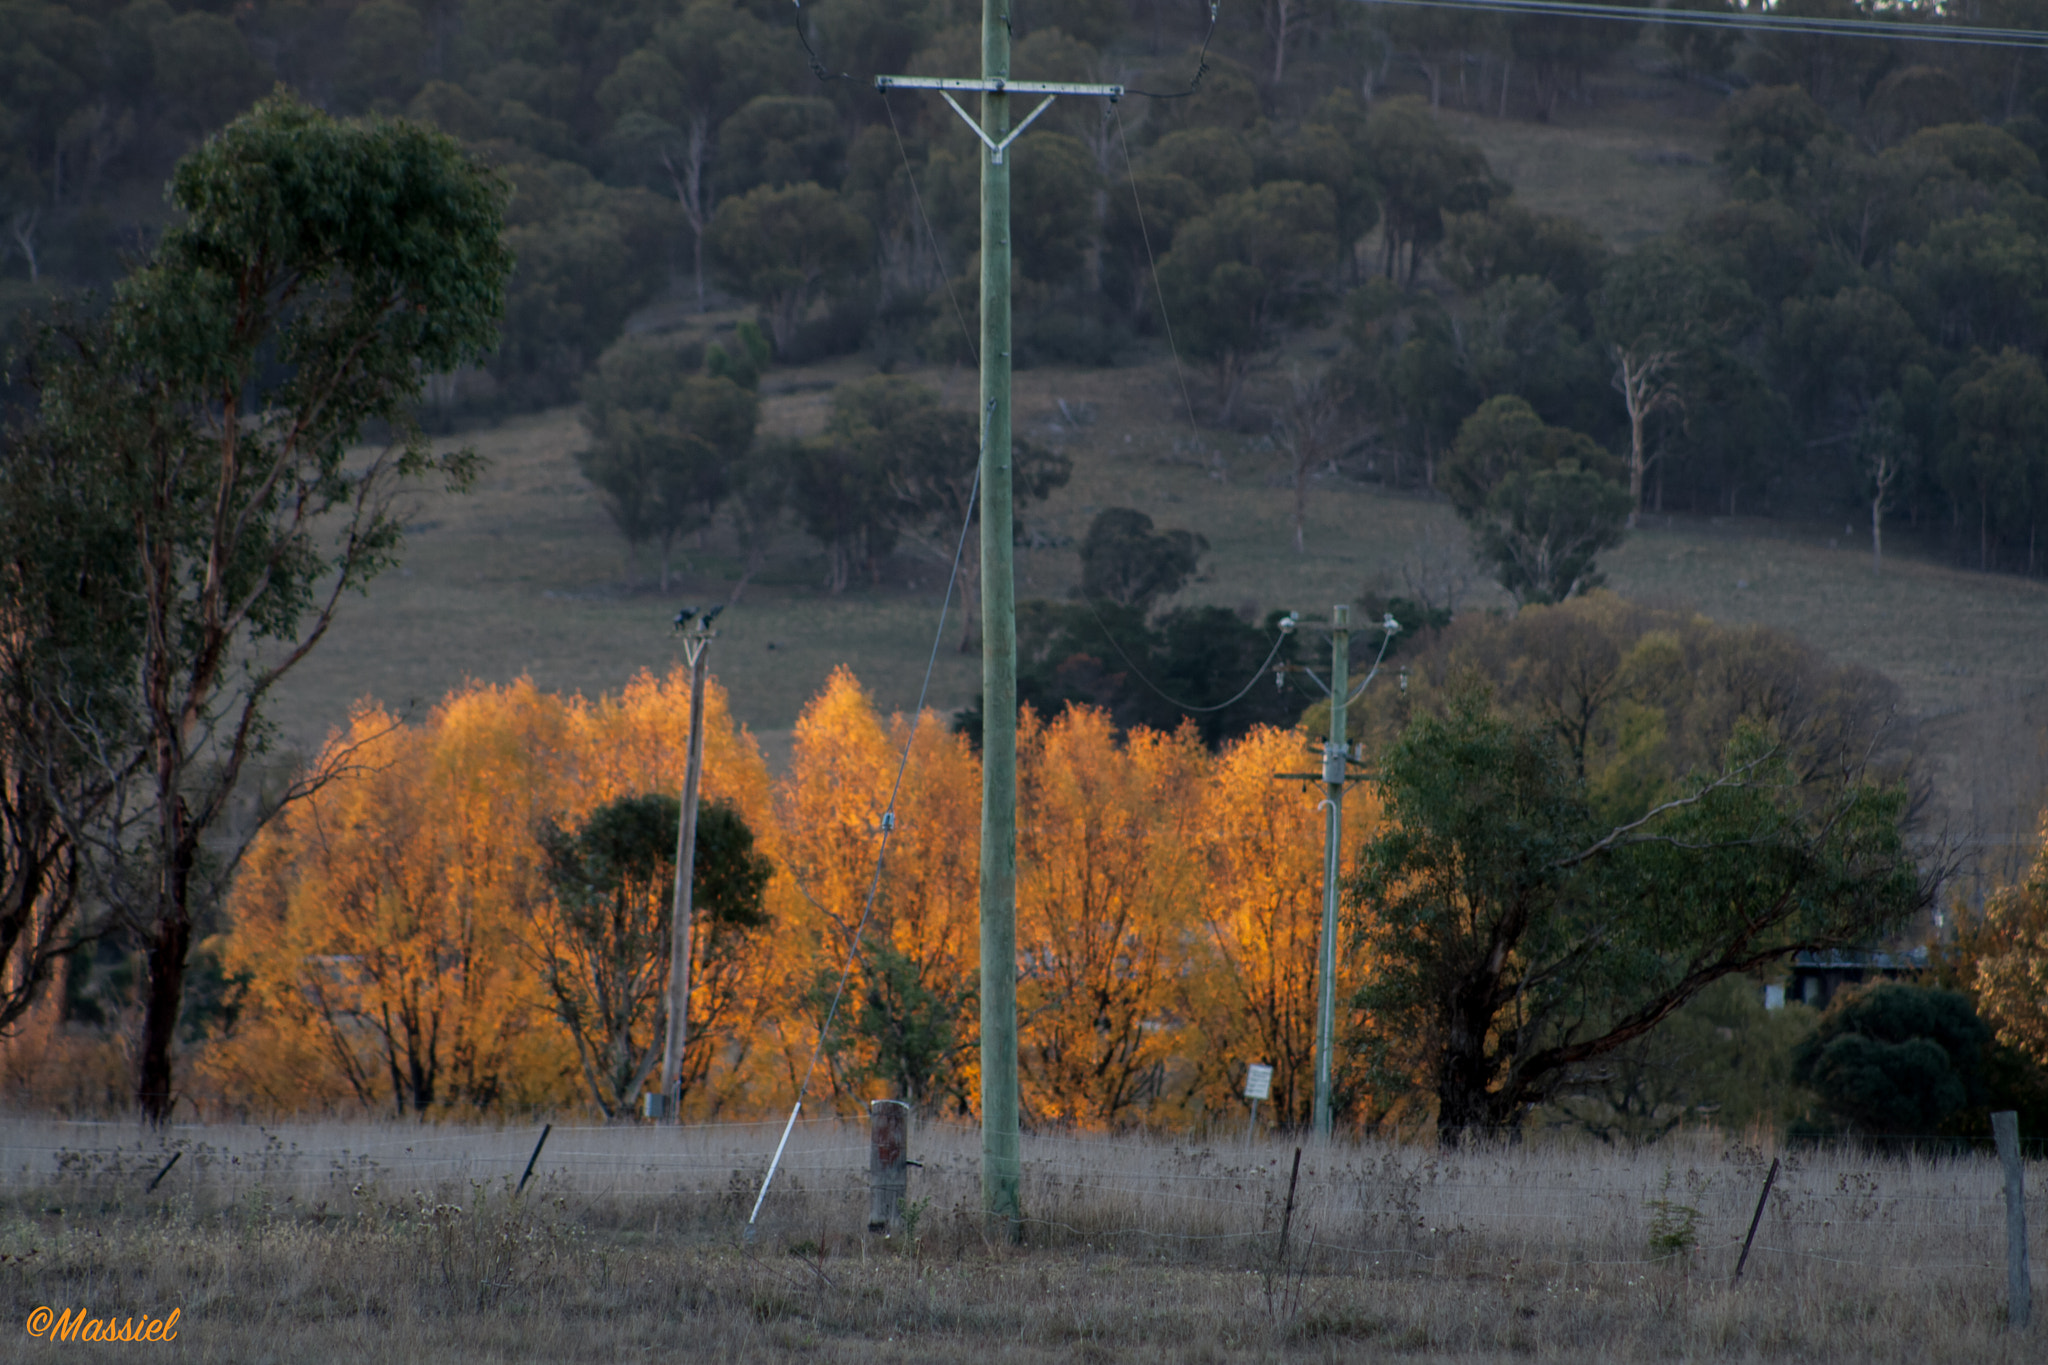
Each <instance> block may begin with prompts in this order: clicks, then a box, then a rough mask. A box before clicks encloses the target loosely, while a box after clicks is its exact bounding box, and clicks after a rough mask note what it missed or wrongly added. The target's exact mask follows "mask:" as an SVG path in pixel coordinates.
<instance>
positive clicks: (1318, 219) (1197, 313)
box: [1159, 180, 1336, 423]
mask: <svg viewBox="0 0 2048 1365" xmlns="http://www.w3.org/2000/svg"><path fill="white" fill-rule="evenodd" d="M1335 250H1336V200H1335V198H1334V197H1333V196H1332V195H1331V193H1330V191H1329V190H1327V189H1325V188H1324V187H1323V186H1321V185H1304V184H1301V183H1299V182H1298V181H1287V180H1281V181H1272V182H1269V183H1267V184H1264V185H1261V186H1259V187H1258V188H1257V189H1254V190H1246V191H1244V192H1243V193H1241V194H1234V195H1231V196H1230V197H1229V198H1227V199H1225V200H1224V201H1223V202H1222V203H1220V204H1218V205H1217V206H1216V207H1215V208H1214V209H1212V210H1210V211H1209V212H1208V213H1205V214H1203V215H1202V216H1201V217H1199V218H1196V219H1193V220H1192V221H1190V222H1188V223H1185V224H1183V225H1182V226H1181V228H1180V231H1179V232H1178V233H1177V234H1176V235H1175V237H1174V240H1173V250H1172V251H1170V252H1168V253H1167V254H1166V255H1165V256H1164V257H1163V258H1162V259H1161V260H1160V262H1159V284H1160V287H1161V288H1162V289H1163V290H1164V291H1165V294H1166V300H1167V307H1168V309H1169V311H1170V314H1171V316H1173V317H1175V318H1178V319H1179V320H1180V326H1179V328H1178V329H1177V332H1176V334H1177V335H1179V336H1180V337H1181V338H1182V340H1183V342H1184V344H1185V345H1186V346H1187V348H1188V350H1189V351H1190V352H1191V353H1193V354H1195V355H1197V356H1200V357H1201V358H1203V359H1204V360H1209V361H1212V362H1214V363H1215V365H1216V373H1217V382H1218V394H1219V398H1218V404H1217V415H1218V419H1219V420H1221V421H1223V422H1226V423H1227V422H1229V421H1230V420H1232V418H1233V417H1234V416H1235V414H1236V411H1237V401H1238V398H1239V395H1241V394H1242V393H1243V391H1244V381H1245V379H1246V377H1247V376H1249V375H1250V373H1251V371H1252V367H1253V365H1254V364H1256V363H1257V361H1258V360H1259V358H1260V357H1261V356H1262V355H1263V354H1264V353H1265V352H1266V351H1267V350H1268V349H1269V348H1270V347H1271V346H1272V345H1273V344H1274V343H1275V342H1276V341H1277V340H1278V337H1279V332H1280V329H1281V328H1283V327H1285V326H1287V325H1289V324H1291V323H1295V322H1299V321H1303V320H1306V319H1308V318H1311V317H1313V316H1315V315H1316V313H1317V312H1318V311H1319V310H1320V308H1321V307H1322V305H1323V302H1324V300H1325V298H1326V295H1327V290H1328V274H1329V263H1330V260H1331V258H1332V256H1333V255H1334V254H1335Z"/></svg>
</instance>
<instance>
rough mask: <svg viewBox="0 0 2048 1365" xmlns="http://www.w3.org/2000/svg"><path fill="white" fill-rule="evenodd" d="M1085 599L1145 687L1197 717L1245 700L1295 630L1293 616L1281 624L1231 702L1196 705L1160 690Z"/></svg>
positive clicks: (1085, 599) (1113, 646)
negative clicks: (1246, 680) (1260, 660)
mask: <svg viewBox="0 0 2048 1365" xmlns="http://www.w3.org/2000/svg"><path fill="white" fill-rule="evenodd" d="M1081 600H1082V601H1083V602H1086V603H1087V604H1088V614H1089V615H1091V616H1093V617H1094V618H1095V624H1096V625H1098V626H1100V627H1101V628H1102V638H1103V639H1105V640H1107V641H1109V647H1110V648H1111V649H1113V650H1115V651H1116V652H1117V657H1118V658H1120V659H1122V660H1123V661H1124V662H1125V663H1126V664H1129V665H1130V669H1131V676H1132V677H1134V678H1136V679H1137V680H1138V681H1139V682H1141V683H1143V684H1145V686H1147V687H1149V688H1151V689H1152V690H1153V691H1154V692H1156V693H1158V694H1159V699H1160V700H1161V701H1164V702H1165V703H1167V704H1168V705H1169V706H1173V707H1175V708H1177V709H1179V710H1182V711H1186V712H1189V713H1191V714H1193V715H1197V716H1200V715H1207V714H1209V713H1210V712H1213V711H1221V710H1224V709H1226V708H1227V707H1232V706H1235V705H1237V704H1238V703H1239V702H1241V701H1243V700H1244V699H1245V698H1246V697H1247V696H1249V695H1250V693H1251V690H1252V689H1253V688H1254V687H1257V686H1258V685H1259V679H1261V678H1263V677H1265V676H1266V670H1267V668H1269V667H1270V666H1271V665H1272V663H1273V659H1274V656H1276V655H1277V654H1279V653H1280V646H1282V645H1284V644H1286V643H1287V637H1288V636H1289V635H1291V634H1292V633H1293V632H1294V626H1293V620H1294V618H1293V617H1291V616H1290V617H1288V618H1287V621H1286V623H1284V624H1283V625H1282V626H1281V628H1280V635H1279V637H1278V638H1277V639H1275V640H1274V641H1273V648H1272V649H1270V650H1268V651H1267V652H1266V658H1265V660H1264V662H1262V663H1261V664H1260V665H1259V666H1258V668H1257V669H1255V670H1253V672H1252V679H1251V681H1250V682H1248V683H1246V684H1245V685H1244V686H1243V687H1241V688H1239V689H1238V690H1237V694H1236V695H1235V696H1233V697H1232V698H1231V699H1230V700H1229V701H1220V702H1217V703H1216V704H1215V705H1214V706H1196V705H1194V704H1193V703H1191V702H1184V701H1181V700H1180V699H1179V698H1177V697H1173V696H1169V695H1168V694H1167V693H1166V692H1164V691H1162V690H1161V689H1160V686H1159V684H1158V683H1155V682H1153V681H1152V680H1151V679H1150V678H1148V677H1146V676H1145V673H1144V670H1143V669H1141V668H1139V667H1138V663H1137V660H1135V659H1133V658H1132V657H1131V656H1130V655H1128V654H1126V653H1124V647H1123V646H1122V645H1120V644H1118V643H1117V641H1116V636H1114V635H1111V634H1110V633H1109V622H1107V621H1105V620H1103V619H1102V613H1101V612H1099V611H1097V610H1096V609H1095V602H1094V599H1092V598H1088V597H1083V598H1082V599H1081Z"/></svg>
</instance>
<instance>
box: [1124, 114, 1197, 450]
mask: <svg viewBox="0 0 2048 1365" xmlns="http://www.w3.org/2000/svg"><path fill="white" fill-rule="evenodd" d="M1109 111H1110V114H1111V115H1112V116H1113V117H1114V118H1115V119H1116V139H1117V141H1118V142H1120V143H1122V144H1123V149H1124V173H1125V174H1126V175H1128V176H1129V177H1130V179H1131V206H1132V207H1133V208H1135V209H1136V210H1137V211H1138V238H1139V240H1140V241H1142V242H1144V243H1145V263H1146V264H1147V265H1148V266H1150V267H1151V268H1152V292H1153V293H1154V294H1155V295H1157V296H1158V299H1159V322H1160V325H1161V326H1163V327H1164V328H1165V329H1166V349H1167V350H1168V351H1170V352H1172V353H1173V375H1174V378H1176V379H1178V380H1179V381H1180V401H1181V402H1182V403H1184V404H1185V405H1186V406H1187V410H1188V434H1189V435H1190V436H1191V437H1192V438H1193V439H1194V441H1195V443H1196V444H1198V445H1199V444H1200V443H1201V440H1202V428H1201V424H1200V423H1198V422H1196V421H1195V400H1194V398H1193V396H1192V395H1190V394H1189V393H1188V375H1187V371H1186V370H1185V369H1183V368H1182V366H1181V363H1180V346H1179V344H1178V343H1176V342H1175V341H1174V339H1173V319H1172V318H1171V317H1169V316H1168V315H1167V312H1166V290H1165V289H1164V288H1163V287H1162V286H1161V285H1160V283H1159V258H1158V257H1156V256H1154V255H1153V254H1152V233H1151V230H1150V229H1149V228H1147V227H1146V226H1145V203H1144V201H1143V200H1141V199H1139V198H1138V168H1137V166H1136V165H1134V164H1133V163H1132V161H1131V139H1130V137H1129V136H1128V135H1127V134H1126V133H1125V132H1124V116H1123V115H1122V114H1120V113H1118V112H1117V108H1116V105H1115V104H1114V103H1112V104H1111V105H1110V106H1109Z"/></svg>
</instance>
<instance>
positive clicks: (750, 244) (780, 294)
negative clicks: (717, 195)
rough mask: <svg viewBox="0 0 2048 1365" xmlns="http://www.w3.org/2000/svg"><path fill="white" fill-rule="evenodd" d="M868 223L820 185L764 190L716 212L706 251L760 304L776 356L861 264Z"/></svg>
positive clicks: (721, 271)
mask: <svg viewBox="0 0 2048 1365" xmlns="http://www.w3.org/2000/svg"><path fill="white" fill-rule="evenodd" d="M872 237H873V232H872V230H871V229H870V228H869V226H868V223H867V220H866V219H864V218H862V217H861V216H860V215H859V214H858V213H856V212H854V210H853V208H852V207H851V206H850V205H848V204H847V203H846V201H845V200H843V199H841V198H840V197H839V196H838V195H836V194H834V193H833V192H832V191H831V190H828V189H826V188H824V187H823V186H821V185H813V184H808V183H806V184H801V185H791V186H789V187H788V188H786V189H773V188H770V187H767V186H762V187H761V188H759V189H754V190H750V191H748V192H747V193H746V194H743V195H740V196H738V197H737V198H733V199H727V200H726V201H724V202H723V203H721V204H720V205H719V206H718V213H717V215H716V217H715V218H714V219H713V220H712V224H711V236H710V246H711V254H712V259H713V262H714V264H715V265H716V267H717V269H718V272H719V274H720V275H722V276H723V277H724V280H725V282H726V283H727V284H729V285H730V286H731V287H732V288H733V289H734V290H736V291H737V292H739V293H740V294H741V295H742V296H744V297H746V298H749V299H752V300H753V301H754V302H755V303H756V304H758V305H760V308H761V311H762V313H763V315H764V316H765V318H766V320H767V323H768V334H769V335H770V336H771V337H772V338H774V341H775V350H776V353H777V354H779V355H787V354H788V353H789V348H790V344H791V343H792V342H793V341H795V340H796V333H797V328H798V327H799V326H800V325H801V324H802V322H803V320H804V316H805V314H806V313H808V312H809V311H810V307H811V304H812V303H813V302H814V301H815V300H816V299H817V297H818V295H819V293H820V292H821V291H823V290H827V289H831V288H834V287H836V286H839V285H841V284H844V283H845V282H846V281H847V280H849V279H850V278H851V277H852V276H853V275H854V273H855V272H856V271H858V270H859V269H860V268H861V267H862V266H863V265H864V264H866V262H867V260H868V256H869V252H870V248H871V245H872Z"/></svg>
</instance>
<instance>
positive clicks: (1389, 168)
mask: <svg viewBox="0 0 2048 1365" xmlns="http://www.w3.org/2000/svg"><path fill="white" fill-rule="evenodd" d="M1365 148H1366V160H1367V164H1369V165H1370V166H1371V167H1372V168H1373V175H1374V178H1375V179H1376V180H1377V181H1378V183H1379V190H1380V207H1381V212H1382V229H1381V239H1382V242H1383V249H1382V252H1381V262H1380V267H1381V272H1382V273H1383V274H1385V275H1386V277H1387V278H1388V279H1390V280H1393V281H1395V282H1397V283H1405V282H1407V281H1409V280H1412V279H1413V278H1414V277H1415V272H1416V269H1417V268H1418V267H1419V266H1420V265H1421V264H1422V260H1423V257H1425V256H1426V255H1428V254H1429V252H1430V250H1431V249H1432V248H1433V247H1435V246H1436V244H1437V243H1438V242H1441V241H1442V240H1443V236H1444V215H1445V214H1447V213H1469V212H1472V211H1474V210H1478V209H1483V208H1485V207H1486V205H1487V203H1488V201H1490V200H1491V199H1492V198H1493V197H1494V195H1495V193H1497V190H1498V187H1497V186H1496V185H1495V183H1494V180H1493V175H1492V173H1491V172H1490V171H1489V170H1488V169H1487V165H1486V157H1485V155H1484V154H1483V153H1482V152H1481V151H1480V150H1479V149H1478V148H1477V147H1475V146H1473V145H1472V144H1470V143H1467V142H1459V141H1458V140H1456V139H1455V138H1453V137H1451V135H1450V134H1448V133H1446V132H1444V130H1443V129H1442V127H1441V126H1439V125H1438V123H1437V121H1436V120H1435V119H1434V118H1433V117H1431V115H1430V112H1429V110H1428V109H1426V108H1424V107H1423V105H1422V103H1421V101H1419V100H1415V99H1410V98H1408V97H1406V96H1402V97H1399V98H1395V99H1387V100H1381V101H1379V102H1378V103H1376V104H1374V105H1373V108H1372V114H1371V116H1370V117H1369V118H1368V119H1367V120H1366V125H1365Z"/></svg>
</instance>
